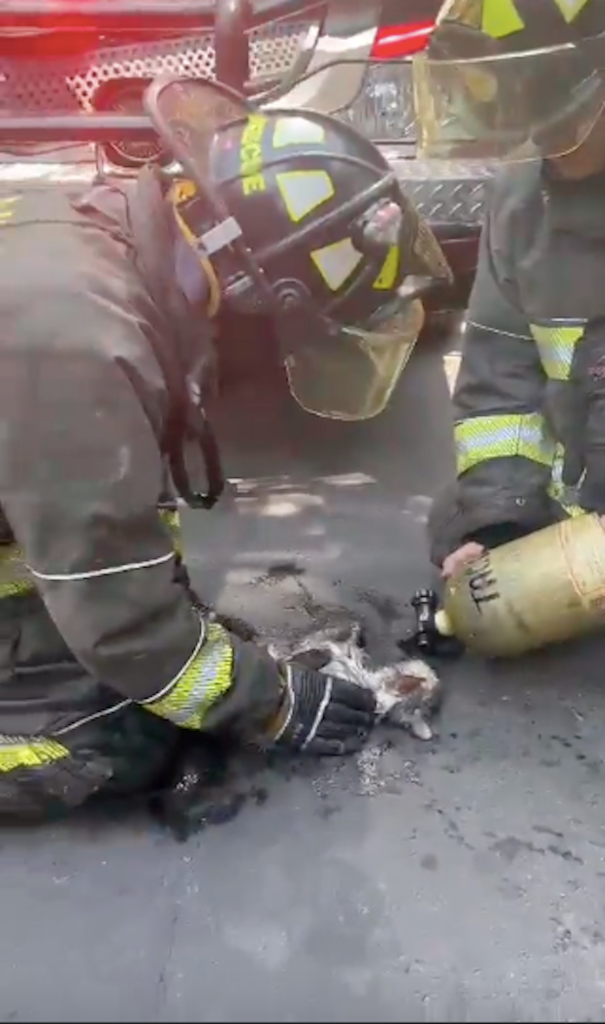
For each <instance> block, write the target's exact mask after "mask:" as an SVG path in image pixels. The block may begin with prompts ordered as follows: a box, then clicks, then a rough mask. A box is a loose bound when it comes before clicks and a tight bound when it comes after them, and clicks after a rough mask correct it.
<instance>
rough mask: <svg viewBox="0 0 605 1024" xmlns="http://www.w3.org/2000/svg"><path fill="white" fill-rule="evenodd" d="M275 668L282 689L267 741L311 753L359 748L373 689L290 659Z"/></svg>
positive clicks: (371, 713) (368, 726)
mask: <svg viewBox="0 0 605 1024" xmlns="http://www.w3.org/2000/svg"><path fill="white" fill-rule="evenodd" d="M280 667H281V671H282V674H283V676H284V679H285V683H286V692H285V695H284V701H283V704H282V707H281V710H280V713H279V715H278V716H277V720H276V721H275V722H274V726H273V729H272V730H271V735H270V741H271V743H272V744H273V745H275V746H276V747H280V748H288V749H289V750H292V751H301V752H302V751H304V752H305V753H306V754H311V755H315V756H317V757H324V756H335V755H339V754H352V753H355V751H357V750H360V749H361V747H362V746H363V745H364V743H365V742H366V740H367V738H368V736H369V734H370V732H371V730H372V726H373V725H374V721H375V710H376V699H375V697H374V694H373V692H372V691H371V690H366V689H364V688H363V687H362V686H358V685H357V684H356V683H349V682H347V681H346V680H344V679H338V678H336V677H335V676H328V675H324V674H323V673H321V672H316V671H314V670H313V669H309V668H306V667H305V666H303V665H297V664H296V662H288V663H282V664H281V666H280Z"/></svg>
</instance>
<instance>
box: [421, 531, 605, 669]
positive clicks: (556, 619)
mask: <svg viewBox="0 0 605 1024" xmlns="http://www.w3.org/2000/svg"><path fill="white" fill-rule="evenodd" d="M603 626H605V527H604V526H603V524H602V523H601V521H600V519H599V516H597V515H588V514H587V515H582V516H578V517H577V518H575V519H567V520H565V521H564V522H562V523H557V524H556V525H554V526H548V527H546V529H544V530H540V531H539V532H538V533H534V534H532V535H531V536H528V537H523V538H522V539H521V540H515V541H512V542H511V543H509V544H504V545H503V546H502V547H500V548H495V549H494V550H491V551H487V552H486V553H485V554H484V555H482V556H481V557H480V558H479V559H478V560H477V561H475V562H472V563H471V564H470V565H468V566H466V567H465V568H464V569H463V570H461V571H460V573H458V574H457V575H456V576H455V577H452V579H450V580H449V581H448V582H447V584H446V589H445V597H444V600H443V607H442V609H441V610H440V611H438V612H437V614H436V616H435V627H436V629H437V631H438V632H439V633H440V634H441V635H442V636H455V637H457V638H458V640H460V641H461V642H462V643H463V644H464V646H465V647H467V648H468V649H469V650H471V651H476V652H478V653H480V654H484V655H488V656H489V657H514V656H515V655H519V654H524V653H525V652H526V651H531V650H535V649H536V648H539V647H546V646H547V645H548V644H552V643H559V642H560V641H563V640H571V639H572V638H574V637H578V636H582V635H584V634H587V633H592V632H596V631H597V630H598V629H599V628H601V627H603Z"/></svg>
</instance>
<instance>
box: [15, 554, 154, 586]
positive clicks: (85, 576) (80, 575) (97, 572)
mask: <svg viewBox="0 0 605 1024" xmlns="http://www.w3.org/2000/svg"><path fill="white" fill-rule="evenodd" d="M173 558H174V551H168V552H167V554H165V555H158V557H157V558H150V559H149V560H148V561H146V562H127V563H125V564H124V565H108V566H107V567H106V568H105V569H92V570H91V571H90V572H38V570H37V569H34V568H33V567H32V566H31V565H29V564H28V565H27V568H28V569H29V571H30V572H31V574H32V576H35V578H36V579H37V580H48V581H49V582H51V583H52V582H61V581H65V582H67V581H69V580H71V581H75V580H92V579H95V578H96V577H97V576H114V575H117V574H118V573H121V572H135V571H136V570H137V569H150V568H151V567H152V566H154V565H162V564H163V563H164V562H171V561H172V559H173Z"/></svg>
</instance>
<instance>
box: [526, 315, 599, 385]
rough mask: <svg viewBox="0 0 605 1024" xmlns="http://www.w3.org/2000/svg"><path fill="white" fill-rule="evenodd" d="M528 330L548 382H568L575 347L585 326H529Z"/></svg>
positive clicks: (582, 334) (582, 335)
mask: <svg viewBox="0 0 605 1024" xmlns="http://www.w3.org/2000/svg"><path fill="white" fill-rule="evenodd" d="M530 330H531V333H532V337H533V339H534V341H535V342H536V345H537V346H538V351H539V352H540V360H541V362H542V367H543V369H544V373H545V374H546V376H547V377H548V378H549V379H550V380H569V376H570V374H571V366H572V363H573V357H574V353H575V351H576V346H577V344H578V342H579V341H581V340H582V338H583V337H584V332H585V331H586V324H582V325H581V326H579V325H578V324H575V325H574V326H573V327H572V326H569V325H568V326H567V327H565V326H563V325H562V324H550V325H548V326H539V325H538V324H530Z"/></svg>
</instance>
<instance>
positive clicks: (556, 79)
mask: <svg viewBox="0 0 605 1024" xmlns="http://www.w3.org/2000/svg"><path fill="white" fill-rule="evenodd" d="M579 59H580V58H579V54H578V51H577V48H576V47H575V46H572V45H568V46H559V47H553V48H551V49H548V50H536V51H533V52H527V51H526V52H523V53H514V54H507V55H503V56H498V57H487V58H471V59H468V60H433V59H431V57H430V54H429V53H427V54H419V55H418V56H417V57H415V58H414V93H415V103H416V112H417V118H418V124H419V133H420V152H421V155H422V156H425V157H437V158H445V159H451V158H453V159H456V158H461V159H474V158H476V159H484V160H485V159H498V160H507V161H511V162H514V161H521V160H529V159H537V158H542V157H558V156H565V155H566V154H567V153H571V152H573V151H574V150H575V149H577V148H578V147H579V146H580V145H581V144H582V143H583V142H584V141H585V140H586V139H587V138H588V136H589V135H590V133H591V131H592V130H593V128H594V126H595V124H596V122H597V121H598V120H599V118H600V116H601V114H602V113H603V111H604V110H605V89H604V87H603V84H602V80H601V76H600V75H599V74H597V72H593V73H589V74H588V76H587V75H586V71H585V69H584V74H583V77H581V75H580V74H579V73H578V61H579Z"/></svg>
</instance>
